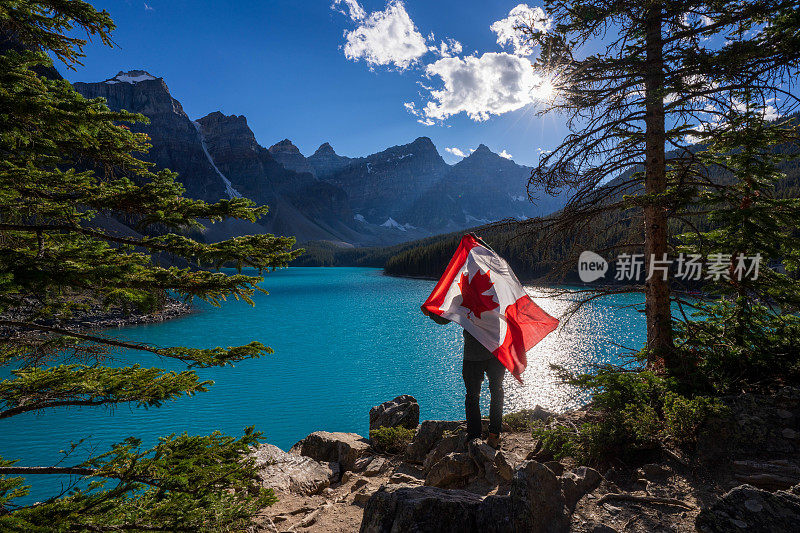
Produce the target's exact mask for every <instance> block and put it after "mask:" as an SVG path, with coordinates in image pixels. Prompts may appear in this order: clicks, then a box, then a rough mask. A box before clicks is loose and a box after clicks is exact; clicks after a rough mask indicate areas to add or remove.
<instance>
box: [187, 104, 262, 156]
mask: <svg viewBox="0 0 800 533" xmlns="http://www.w3.org/2000/svg"><path fill="white" fill-rule="evenodd" d="M197 122H198V124H200V126H201V127H202V128H203V133H204V134H205V135H206V136H208V137H212V136H220V135H223V136H226V137H227V138H229V139H231V141H234V140H235V142H236V143H237V144H245V145H247V146H248V147H249V148H250V149H254V147H255V146H256V145H257V144H258V143H256V137H255V135H253V131H252V130H251V129H250V127H249V126H248V125H247V118H246V117H245V116H244V115H225V114H223V113H221V112H220V111H214V112H212V113H209V114H208V115H206V116H204V117H203V118H200V119H197Z"/></svg>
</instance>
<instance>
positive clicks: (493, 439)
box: [486, 433, 500, 450]
mask: <svg viewBox="0 0 800 533" xmlns="http://www.w3.org/2000/svg"><path fill="white" fill-rule="evenodd" d="M486 444H488V445H489V446H491V447H492V448H494V449H495V450H497V449H498V448H500V435H499V434H497V433H489V438H487V439H486Z"/></svg>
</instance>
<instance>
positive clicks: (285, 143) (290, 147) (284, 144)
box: [269, 139, 302, 155]
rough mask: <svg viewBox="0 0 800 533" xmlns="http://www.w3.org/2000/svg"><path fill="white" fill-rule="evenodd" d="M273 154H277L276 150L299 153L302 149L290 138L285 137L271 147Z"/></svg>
mask: <svg viewBox="0 0 800 533" xmlns="http://www.w3.org/2000/svg"><path fill="white" fill-rule="evenodd" d="M269 151H270V153H271V154H273V155H275V153H276V152H286V153H290V154H299V153H300V149H299V148H298V147H297V146H295V145H294V143H292V141H290V140H289V139H284V140H282V141H280V142H278V143H275V144H273V145H272V146H270V147H269ZM301 155H302V154H301Z"/></svg>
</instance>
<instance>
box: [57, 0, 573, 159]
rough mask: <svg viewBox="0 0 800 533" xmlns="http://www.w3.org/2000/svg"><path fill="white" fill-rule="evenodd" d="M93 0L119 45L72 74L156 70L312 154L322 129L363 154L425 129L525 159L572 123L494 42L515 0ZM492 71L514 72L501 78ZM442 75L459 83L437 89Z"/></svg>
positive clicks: (204, 108) (73, 77) (92, 52)
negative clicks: (548, 108) (543, 109)
mask: <svg viewBox="0 0 800 533" xmlns="http://www.w3.org/2000/svg"><path fill="white" fill-rule="evenodd" d="M93 4H94V5H95V6H96V7H97V8H102V9H106V10H108V11H109V12H110V13H111V15H112V17H113V18H114V20H115V22H116V24H117V30H116V31H115V33H114V40H115V41H116V43H117V45H118V46H117V47H115V48H113V49H108V48H105V47H103V46H101V45H99V44H96V43H93V44H91V45H89V46H88V47H87V49H86V53H87V57H86V58H85V60H84V66H83V67H80V66H79V67H78V68H77V71H76V72H69V71H65V69H63V68H61V69H60V70H61V71H62V73H64V75H65V76H66V77H67V79H69V80H70V81H101V80H104V79H107V78H110V77H112V76H114V75H115V74H116V73H117V72H118V71H120V70H130V69H144V70H147V71H148V72H150V73H151V74H153V75H156V76H162V77H164V79H165V80H166V82H167V84H168V85H169V88H170V91H171V93H172V95H173V96H174V97H175V98H177V99H178V100H180V102H181V103H182V104H183V106H184V109H185V110H186V112H187V114H188V115H189V116H190V117H191V118H192V119H196V118H198V117H201V116H204V115H206V114H208V113H210V112H212V111H216V110H219V111H222V112H223V113H225V114H228V115H230V114H236V115H245V116H246V117H247V119H248V123H249V125H250V127H251V129H252V130H253V131H254V133H255V135H256V138H257V139H258V141H259V143H260V144H262V145H264V146H270V145H272V144H274V143H276V142H278V141H280V140H282V139H284V138H289V139H291V140H292V141H293V142H294V143H295V144H296V145H297V146H298V147H299V148H300V150H301V151H302V152H303V153H304V154H306V155H310V154H311V153H313V151H314V150H315V149H316V148H317V147H318V146H319V145H320V144H322V143H323V142H326V141H327V142H330V143H331V144H332V145H333V147H334V149H336V151H337V152H338V153H339V154H342V155H348V156H360V155H366V154H369V153H372V152H376V151H379V150H382V149H384V148H386V147H388V146H392V145H396V144H404V143H407V142H411V141H412V140H413V139H415V138H416V137H419V136H428V137H430V138H431V139H433V142H434V143H435V144H436V146H437V147H438V148H439V151H440V153H441V154H442V156H443V157H444V158H445V159H446V160H447V161H448V162H450V163H454V162H456V161H458V160H459V159H460V158H459V157H457V156H456V155H454V154H453V153H449V152H447V151H446V150H445V149H446V148H457V149H458V150H460V151H461V152H462V153H469V149H471V148H472V149H474V148H475V147H477V146H478V144H480V143H484V144H486V145H487V146H489V147H490V148H491V149H492V150H494V151H496V152H498V153H500V152H502V151H503V150H505V151H506V153H507V154H511V155H512V156H513V158H514V160H515V161H517V162H518V163H521V164H529V165H530V164H535V163H536V161H537V160H538V156H539V152H540V150H548V149H550V148H552V147H554V146H555V145H556V144H557V143H558V142H559V140H560V139H561V138H562V136H563V135H564V133H565V128H564V127H563V125H562V124H561V121H560V119H558V118H557V117H553V116H544V117H537V116H535V115H534V112H535V108H536V95H535V90H531V88H530V87H529V85H530V84H531V76H532V74H531V73H530V72H528V70H527V69H524V68H522V66H521V65H525V63H524V61H527V60H526V59H525V56H526V54H527V52H528V51H527V50H524V47H522V48H521V47H520V46H519V43H515V42H513V39H510V38H508V35H507V34H506V40H505V41H504V42H503V43H502V44H499V43H498V38H501V40H502V39H503V35H504V34H503V24H502V22H503V20H504V19H505V20H506V21H507V20H508V18H509V17H510V15H509V13H510V12H511V10H512V9H514V8H516V7H517V6H518V4H519V2H518V1H514V0H512V1H503V0H480V1H474V2H465V1H463V0H461V1H451V0H437V1H435V2H431V1H427V0H406V1H405V2H400V1H398V0H392V1H391V2H389V3H387V2H386V0H358V1H356V0H339V2H338V3H335V5H332V4H334V0H305V1H290V0H270V1H239V2H235V3H234V2H230V3H224V2H211V1H197V0H193V1H188V0H170V1H166V0H148V1H147V3H146V4H145V2H143V1H141V0H139V1H137V0H117V1H110V0H109V1H101V0H96V1H94V2H93ZM535 9H536V4H534V3H531V4H530V5H529V7H527V6H526V8H523V10H522V11H517V12H518V13H534V10H535ZM536 13H538V12H536ZM512 18H513V17H512ZM497 21H500V23H499V25H496V26H495V31H492V30H491V29H490V26H492V25H493V24H494V23H495V22H497ZM543 23H544V22H543ZM409 24H410V26H409ZM505 27H506V28H508V24H506V26H505ZM398 31H399V33H398ZM431 33H433V38H431V37H432V36H431ZM453 40H455V41H457V42H458V43H459V44H460V47H459V45H457V44H455V43H454V42H453ZM442 42H444V43H445V44H446V45H447V47H446V49H445V50H444V51H443V50H442V44H441V43H442ZM432 48H437V51H430V50H429V49H432ZM459 48H461V51H460V52H459ZM442 52H444V53H442ZM448 56H450V57H448ZM426 69H428V70H427V72H428V76H426ZM494 76H496V77H497V78H496V79H503V80H506V81H508V80H511V81H510V82H509V83H504V84H497V85H502V86H503V87H496V86H495V85H493V84H492V83H491V82H490V80H491V79H493V77H494ZM509 76H510V77H509ZM447 80H450V81H451V83H452V84H453V85H452V87H451V89H452V90H450V91H447V90H444V91H443V92H442V93H441V94H440V96H439V97H436V96H434V94H432V92H431V91H442V90H443V89H445V88H446V87H445V81H447ZM536 81H537V83H538V82H539V81H541V80H536ZM509 87H510V89H509ZM537 90H538V89H537ZM493 91H499V92H498V93H497V94H494V93H493ZM526 99H527V100H530V101H531V102H532V103H525V102H526V101H527V100H526ZM406 103H409V104H411V103H413V105H414V107H413V108H412V111H411V112H410V111H409V106H406V105H405V104H406ZM426 106H428V107H427V108H426ZM426 109H427V110H426ZM423 123H427V124H432V125H425V124H423Z"/></svg>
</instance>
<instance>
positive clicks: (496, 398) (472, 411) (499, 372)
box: [461, 357, 506, 439]
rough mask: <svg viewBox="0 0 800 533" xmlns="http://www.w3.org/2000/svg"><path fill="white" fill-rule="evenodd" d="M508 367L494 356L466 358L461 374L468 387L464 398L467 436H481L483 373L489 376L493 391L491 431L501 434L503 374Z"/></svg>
mask: <svg viewBox="0 0 800 533" xmlns="http://www.w3.org/2000/svg"><path fill="white" fill-rule="evenodd" d="M505 371H506V368H505V367H504V366H503V363H501V362H500V361H498V360H497V358H495V357H492V358H491V359H486V360H485V361H467V360H464V368H463V369H462V371H461V375H462V376H463V377H464V385H465V386H466V387H467V395H466V399H465V400H464V407H465V409H466V412H467V436H468V437H469V438H470V439H473V438H475V437H480V436H481V406H480V401H479V400H480V395H481V384H482V383H483V374H484V373H485V374H486V375H487V376H489V392H490V393H491V403H490V404H489V433H495V434H497V435H499V434H500V428H501V426H502V424H503V376H504V374H505Z"/></svg>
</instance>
